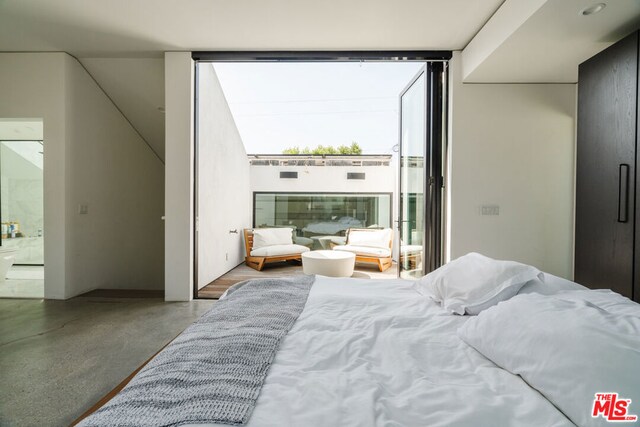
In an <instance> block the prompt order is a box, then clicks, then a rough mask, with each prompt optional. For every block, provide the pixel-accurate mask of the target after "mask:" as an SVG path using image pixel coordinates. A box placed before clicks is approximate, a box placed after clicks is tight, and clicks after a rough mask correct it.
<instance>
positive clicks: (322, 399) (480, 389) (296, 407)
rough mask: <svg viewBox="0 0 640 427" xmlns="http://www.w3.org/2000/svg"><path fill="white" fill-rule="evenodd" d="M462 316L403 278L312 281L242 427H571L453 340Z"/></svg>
mask: <svg viewBox="0 0 640 427" xmlns="http://www.w3.org/2000/svg"><path fill="white" fill-rule="evenodd" d="M468 319H469V317H468V316H456V315H451V314H449V313H447V312H445V311H444V310H443V309H442V308H440V307H439V306H438V305H436V303H434V302H432V301H430V300H429V299H427V298H424V297H422V296H421V295H419V294H418V293H417V292H416V291H415V290H414V289H413V288H412V282H409V281H403V280H370V279H362V280H358V279H333V278H327V277H321V276H318V278H317V280H316V283H315V284H314V286H313V288H312V290H311V293H310V294H309V299H308V301H307V304H306V306H305V308H304V310H303V312H302V314H301V315H300V318H299V319H298V320H297V322H296V323H295V325H294V326H293V328H292V329H291V331H290V332H289V334H288V335H287V336H286V337H285V339H284V340H283V342H282V345H281V347H280V349H279V350H278V353H277V355H276V358H275V360H274V363H273V365H272V367H271V369H270V371H269V374H268V376H267V378H266V381H265V383H264V387H263V388H262V391H261V393H260V397H259V398H258V401H257V406H256V408H255V410H254V412H253V414H252V416H251V418H250V420H249V423H248V424H247V425H248V426H249V427H268V426H278V427H285V426H300V427H315V426H331V427H338V426H345V427H346V426H348V427H356V426H362V427H372V426H404V427H409V426H474V427H475V426H478V427H481V426H571V425H573V424H572V423H571V422H570V421H569V420H568V419H567V418H566V417H565V416H564V415H563V414H562V413H561V412H559V411H558V410H557V409H556V408H555V407H554V406H553V405H552V404H551V403H550V402H549V401H547V400H546V399H545V398H544V397H542V395H540V394H539V393H538V392H537V391H535V390H534V389H532V388H531V387H529V386H528V385H527V384H526V383H525V382H524V381H523V380H522V379H521V378H520V377H518V376H516V375H513V374H511V373H509V372H507V371H505V370H503V369H501V368H498V367H497V366H496V365H495V364H494V363H492V362H491V361H489V360H488V359H487V358H485V357H484V356H482V355H481V354H480V353H478V352H477V351H476V350H474V349H473V348H472V347H470V346H469V345H467V344H465V343H464V342H463V341H462V340H461V339H460V338H458V336H457V335H456V330H457V329H458V328H459V327H460V326H461V325H462V324H463V323H464V322H466V321H467V320H468ZM210 425H211V424H209V426H210Z"/></svg>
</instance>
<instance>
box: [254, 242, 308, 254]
mask: <svg viewBox="0 0 640 427" xmlns="http://www.w3.org/2000/svg"><path fill="white" fill-rule="evenodd" d="M309 250H310V249H309V248H308V247H306V246H302V245H271V246H265V247H263V248H258V249H254V250H252V251H251V256H281V255H298V254H301V253H303V252H307V251H309Z"/></svg>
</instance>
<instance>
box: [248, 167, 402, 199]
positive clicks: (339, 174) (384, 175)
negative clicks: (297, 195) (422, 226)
mask: <svg viewBox="0 0 640 427" xmlns="http://www.w3.org/2000/svg"><path fill="white" fill-rule="evenodd" d="M286 171H291V172H295V171H297V172H298V179H281V178H280V172H286ZM348 172H364V173H365V174H366V177H365V179H364V180H360V179H347V173H348ZM396 174H397V172H396V169H395V168H394V167H392V166H354V167H347V166H262V165H258V166H255V165H254V166H251V191H252V192H253V191H273V192H287V191H292V192H296V191H298V192H299V191H303V192H323V191H326V192H339V193H358V192H362V193H393V192H394V191H395V186H396V178H397V177H396Z"/></svg>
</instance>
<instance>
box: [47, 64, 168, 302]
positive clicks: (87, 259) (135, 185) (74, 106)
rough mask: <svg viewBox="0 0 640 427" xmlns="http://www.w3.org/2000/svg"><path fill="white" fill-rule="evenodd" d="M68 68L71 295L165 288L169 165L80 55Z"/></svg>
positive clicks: (68, 221)
mask: <svg viewBox="0 0 640 427" xmlns="http://www.w3.org/2000/svg"><path fill="white" fill-rule="evenodd" d="M65 70H66V97H65V101H66V102H65V110H66V115H65V118H66V129H67V132H66V141H67V157H66V159H67V162H66V176H67V183H66V184H67V200H66V204H67V206H66V211H67V222H66V225H67V227H66V230H67V234H66V237H67V253H68V256H67V266H68V274H67V286H68V289H67V295H75V294H78V293H82V292H86V291H89V290H91V289H96V288H100V289H163V287H164V280H163V275H164V274H163V268H162V265H163V259H164V253H163V244H164V236H163V231H164V230H163V223H162V219H161V217H162V215H163V210H164V207H163V202H164V185H163V179H164V165H163V164H162V161H161V160H160V159H159V158H158V157H157V156H156V154H155V153H154V152H153V151H152V150H151V149H150V148H149V146H148V145H147V144H145V142H144V141H143V140H142V138H141V137H140V136H139V135H138V134H137V133H136V131H135V130H134V129H133V128H132V127H131V125H130V124H129V122H128V121H127V120H126V118H125V117H124V116H123V115H122V114H121V113H120V111H118V109H117V108H116V107H115V106H114V105H113V103H112V102H111V100H109V98H107V97H106V96H105V94H104V93H103V92H102V90H101V89H100V88H99V87H98V85H97V84H96V82H95V81H94V80H93V79H92V78H91V76H90V75H89V74H88V73H87V72H86V71H85V69H84V68H83V67H82V66H81V65H80V64H79V63H78V61H77V60H75V59H74V58H72V57H70V56H68V55H66V56H65ZM45 144H46V143H45ZM80 205H86V206H87V208H88V212H87V214H83V215H80V214H79V206H80Z"/></svg>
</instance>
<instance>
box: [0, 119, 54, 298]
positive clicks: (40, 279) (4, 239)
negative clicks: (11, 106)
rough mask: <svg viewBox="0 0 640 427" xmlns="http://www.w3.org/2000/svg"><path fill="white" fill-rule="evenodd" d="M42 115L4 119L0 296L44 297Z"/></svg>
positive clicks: (0, 153)
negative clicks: (29, 117) (38, 116)
mask: <svg viewBox="0 0 640 427" xmlns="http://www.w3.org/2000/svg"><path fill="white" fill-rule="evenodd" d="M43 172H44V140H43V124H42V120H41V119H2V120H0V225H1V227H2V230H1V234H0V297H4V298H44V173H43Z"/></svg>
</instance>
